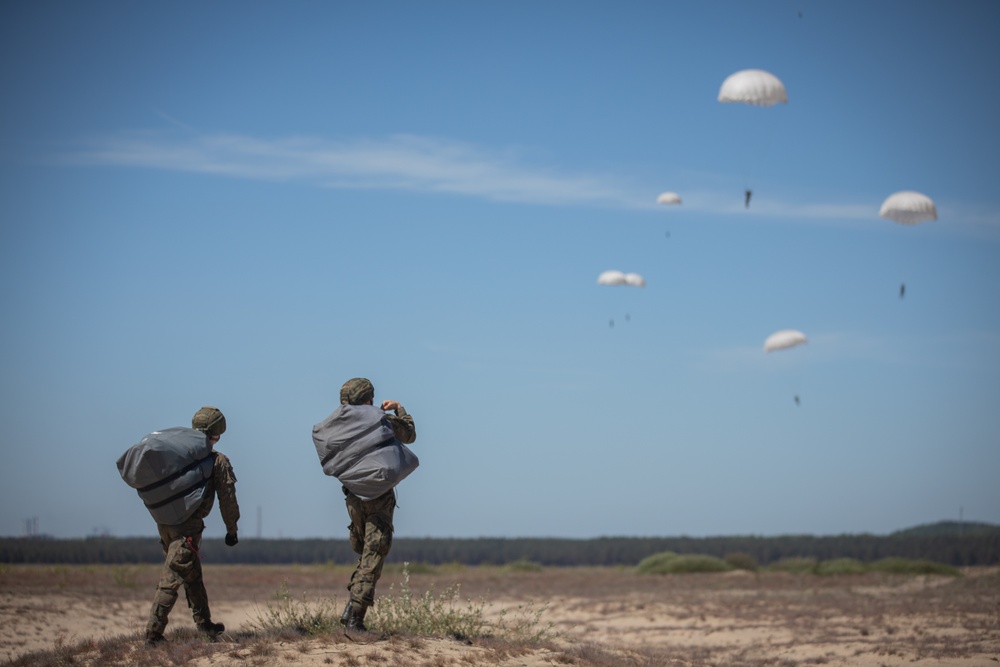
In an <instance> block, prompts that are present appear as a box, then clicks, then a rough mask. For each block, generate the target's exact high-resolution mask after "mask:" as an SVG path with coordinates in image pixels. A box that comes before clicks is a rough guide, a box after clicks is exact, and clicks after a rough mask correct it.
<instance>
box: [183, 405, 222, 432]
mask: <svg viewBox="0 0 1000 667" xmlns="http://www.w3.org/2000/svg"><path fill="white" fill-rule="evenodd" d="M191 428H194V429H198V430H199V431H204V432H205V433H207V434H208V435H210V436H212V435H222V434H223V433H225V432H226V416H225V415H224V414H222V411H221V410H219V408H215V407H212V406H211V405H206V406H205V407H203V408H202V409H201V410H198V412H196V413H194V417H192V418H191Z"/></svg>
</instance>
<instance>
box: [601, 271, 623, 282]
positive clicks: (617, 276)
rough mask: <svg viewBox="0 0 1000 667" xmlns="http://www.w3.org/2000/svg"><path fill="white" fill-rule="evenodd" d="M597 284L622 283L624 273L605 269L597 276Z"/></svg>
mask: <svg viewBox="0 0 1000 667" xmlns="http://www.w3.org/2000/svg"><path fill="white" fill-rule="evenodd" d="M597 284H598V285H624V284H625V274H624V273H622V272H621V271H605V272H604V273H602V274H601V275H599V276H597Z"/></svg>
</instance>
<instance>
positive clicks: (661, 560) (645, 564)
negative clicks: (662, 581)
mask: <svg viewBox="0 0 1000 667" xmlns="http://www.w3.org/2000/svg"><path fill="white" fill-rule="evenodd" d="M674 558H677V554H676V553H674V552H673V551H661V552H660V553H658V554H653V555H652V556H646V557H645V558H643V559H642V560H641V561H639V564H638V565H636V566H635V571H636V572H638V573H639V574H666V573H667V569H666V567H667V563H668V562H669V561H671V560H673V559H674Z"/></svg>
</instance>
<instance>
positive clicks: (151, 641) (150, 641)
mask: <svg viewBox="0 0 1000 667" xmlns="http://www.w3.org/2000/svg"><path fill="white" fill-rule="evenodd" d="M166 643H167V639H166V638H165V637H164V636H163V635H161V634H160V633H159V632H147V633H146V646H159V645H160V644H166Z"/></svg>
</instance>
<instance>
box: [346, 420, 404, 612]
mask: <svg viewBox="0 0 1000 667" xmlns="http://www.w3.org/2000/svg"><path fill="white" fill-rule="evenodd" d="M386 417H388V419H389V423H390V424H392V431H393V434H394V435H395V436H396V439H397V440H399V441H400V442H402V443H403V444H404V445H409V444H411V443H412V442H413V441H414V440H416V439H417V431H416V429H415V428H414V425H413V417H412V416H410V415H409V414H408V413H407V412H406V410H405V409H404V408H403V406H399V408H398V409H397V410H396V414H395V415H386ZM342 488H343V491H344V496H346V498H345V502H346V504H347V514H348V516H350V518H351V525H350V526H348V530H349V531H350V538H351V548H352V549H354V552H355V553H356V554H358V564H357V566H356V567H355V568H354V573H353V574H352V575H351V582H350V584H348V586H347V590H348V591H350V594H351V595H350V601H349V602H348V605H351V604H353V605H357V606H359V607H360V608H362V609H367V608H368V607H370V606H372V605H373V604H374V603H375V584H377V583H378V580H379V577H381V576H382V566H383V565H384V564H385V557H386V556H388V555H389V549H391V548H392V531H393V527H392V514H393V512H394V511H395V509H396V491H395V490H392V491H389V492H387V493H383V494H382V495H381V496H379V497H378V498H375V499H373V500H362V499H361V498H359V497H358V496H356V495H354V494H353V493H351V492H350V491H349V490H348V489H347V487H346V486H345V487H342Z"/></svg>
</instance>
